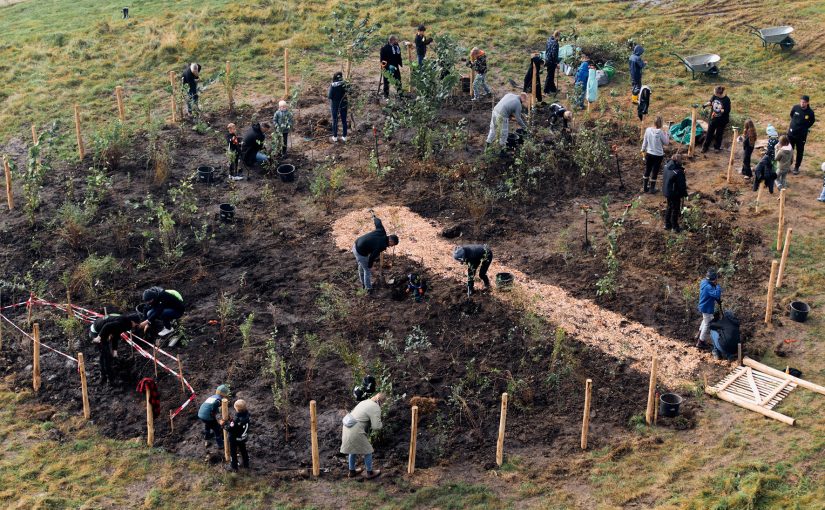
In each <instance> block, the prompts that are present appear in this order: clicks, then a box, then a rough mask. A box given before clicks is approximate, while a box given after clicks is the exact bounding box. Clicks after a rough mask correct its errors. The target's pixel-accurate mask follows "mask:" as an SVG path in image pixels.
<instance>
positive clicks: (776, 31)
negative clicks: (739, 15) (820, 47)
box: [746, 25, 796, 50]
mask: <svg viewBox="0 0 825 510" xmlns="http://www.w3.org/2000/svg"><path fill="white" fill-rule="evenodd" d="M746 26H747V27H748V28H749V29H750V31H751V32H753V33H754V34H756V37H758V38H760V39H762V47H763V48H767V47H768V46H770V45H771V44H773V45H774V46H779V47H780V48H782V49H783V50H790V49H791V48H793V47H794V45H795V44H796V41H794V40H793V38H791V34H792V33H793V27H792V26H788V25H785V26H781V27H769V28H756V27H752V26H750V25H746Z"/></svg>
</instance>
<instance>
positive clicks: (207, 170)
mask: <svg viewBox="0 0 825 510" xmlns="http://www.w3.org/2000/svg"><path fill="white" fill-rule="evenodd" d="M214 177H215V169H214V168H212V167H211V166H199V167H198V180H199V181H200V182H205V183H207V184H209V183H211V182H212V179H213V178H214Z"/></svg>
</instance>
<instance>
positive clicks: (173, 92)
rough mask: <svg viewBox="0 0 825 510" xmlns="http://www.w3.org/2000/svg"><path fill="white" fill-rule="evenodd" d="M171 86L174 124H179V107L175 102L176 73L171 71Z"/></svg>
mask: <svg viewBox="0 0 825 510" xmlns="http://www.w3.org/2000/svg"><path fill="white" fill-rule="evenodd" d="M169 84H170V85H171V86H172V96H171V103H170V104H171V107H172V124H175V123H177V122H178V105H177V103H176V101H175V71H169Z"/></svg>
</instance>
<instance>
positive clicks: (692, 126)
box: [688, 106, 696, 157]
mask: <svg viewBox="0 0 825 510" xmlns="http://www.w3.org/2000/svg"><path fill="white" fill-rule="evenodd" d="M695 149H696V107H695V106H694V107H692V108H691V109H690V145H688V157H693V151H694V150H695Z"/></svg>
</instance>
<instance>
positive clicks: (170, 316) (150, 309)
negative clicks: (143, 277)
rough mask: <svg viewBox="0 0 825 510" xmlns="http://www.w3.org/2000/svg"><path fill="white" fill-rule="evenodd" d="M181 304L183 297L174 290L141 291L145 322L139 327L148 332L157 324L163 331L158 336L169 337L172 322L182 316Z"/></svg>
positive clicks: (158, 288)
mask: <svg viewBox="0 0 825 510" xmlns="http://www.w3.org/2000/svg"><path fill="white" fill-rule="evenodd" d="M183 304H184V303H183V296H181V294H180V292H178V291H176V290H165V289H163V288H161V287H151V288H149V289H146V290H145V291H143V306H144V308H145V311H146V320H144V321H143V322H141V323H140V327H141V328H142V329H143V330H144V331H148V330H149V326H150V325H151V324H152V323H153V322H159V323H161V324H162V326H163V329H161V330H160V331H158V332H157V334H158V336H159V337H161V338H163V337H166V336H169V335H170V334H171V333H172V331H173V330H172V321H173V320H176V319H180V318H181V317H182V316H183ZM170 343H171V342H170Z"/></svg>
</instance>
